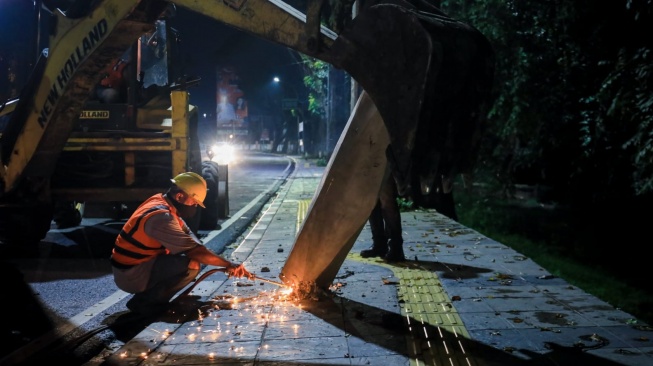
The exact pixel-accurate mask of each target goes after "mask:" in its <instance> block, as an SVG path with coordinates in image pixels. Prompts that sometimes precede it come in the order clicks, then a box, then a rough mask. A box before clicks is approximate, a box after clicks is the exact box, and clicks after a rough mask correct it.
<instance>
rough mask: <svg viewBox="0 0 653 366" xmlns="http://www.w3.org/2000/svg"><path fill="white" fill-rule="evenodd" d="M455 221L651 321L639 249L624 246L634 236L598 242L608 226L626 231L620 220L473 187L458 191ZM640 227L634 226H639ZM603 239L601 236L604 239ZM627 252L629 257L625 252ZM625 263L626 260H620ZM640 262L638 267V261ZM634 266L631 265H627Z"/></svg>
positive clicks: (650, 290) (651, 291)
mask: <svg viewBox="0 0 653 366" xmlns="http://www.w3.org/2000/svg"><path fill="white" fill-rule="evenodd" d="M456 209H457V213H458V221H459V222H460V223H461V224H463V225H465V226H467V227H469V228H472V229H474V230H476V231H478V232H480V233H482V234H483V235H485V236H487V237H490V238H492V239H494V240H496V241H498V242H500V243H503V244H505V245H507V246H509V247H511V248H513V249H515V250H516V251H518V252H520V253H521V254H523V255H525V256H528V257H530V258H531V259H532V260H533V261H535V262H536V263H537V264H539V265H540V266H542V267H543V268H544V269H546V270H547V271H549V272H550V273H551V274H553V275H555V276H558V277H561V278H563V279H565V280H566V281H567V282H569V283H570V284H571V285H574V286H576V287H578V288H581V289H583V290H584V291H586V292H588V293H590V294H592V295H594V296H596V297H598V298H600V299H602V300H603V301H606V302H608V303H609V304H611V305H612V306H614V307H616V308H619V309H622V310H623V311H626V312H628V313H630V314H632V315H633V316H635V317H636V318H637V319H638V320H639V321H641V322H645V323H647V324H653V287H652V286H651V285H650V281H649V280H648V278H650V275H648V274H646V275H644V276H642V273H648V270H647V268H646V262H647V260H645V259H642V257H646V256H645V255H644V254H643V253H640V254H639V258H637V256H638V254H637V253H638V251H637V250H634V251H632V252H630V253H627V252H625V251H622V250H620V249H626V248H620V247H619V246H620V245H624V244H622V243H625V245H628V243H629V244H630V245H632V246H636V245H637V243H636V242H635V241H634V240H624V241H623V242H622V241H616V240H615V242H614V243H611V244H614V245H612V246H609V247H602V246H599V244H597V240H601V239H600V237H601V235H604V237H605V238H612V237H618V236H615V235H619V232H617V234H615V235H611V234H610V233H608V232H607V231H609V230H613V231H619V230H623V231H622V232H625V231H626V230H630V228H622V227H619V225H618V224H613V225H608V224H606V225H601V224H600V223H598V224H597V223H596V222H595V223H594V225H587V224H586V221H591V220H578V218H577V217H578V216H577V213H572V212H570V211H569V210H568V209H566V208H561V207H556V206H554V205H549V206H545V205H542V204H539V203H538V202H535V201H533V200H530V201H529V200H505V199H497V198H496V197H489V196H483V195H481V194H479V193H473V192H462V191H461V192H458V191H457V192H456ZM643 229H644V228H636V230H643ZM604 241H605V240H604ZM629 255H630V257H629ZM621 262H628V263H621ZM640 265H641V266H642V267H640V268H639V270H638V269H637V268H636V267H637V266H640ZM624 266H626V267H627V266H633V267H635V268H625V267H624Z"/></svg>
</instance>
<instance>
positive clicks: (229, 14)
mask: <svg viewBox="0 0 653 366" xmlns="http://www.w3.org/2000/svg"><path fill="white" fill-rule="evenodd" d="M171 6H179V7H184V8H187V9H189V10H191V11H193V12H196V13H198V14H202V15H203V16H207V17H210V18H212V19H215V20H216V21H219V22H222V23H224V24H227V25H229V26H232V27H235V28H237V29H239V30H241V31H244V32H248V33H251V34H253V35H255V36H258V37H261V38H263V39H266V40H268V41H270V42H274V43H277V44H280V45H283V46H285V47H288V48H291V49H293V50H295V51H297V52H300V53H303V54H305V55H307V56H310V57H313V58H316V59H319V60H322V61H325V62H328V63H330V64H331V65H333V66H335V67H337V68H340V69H343V70H345V71H346V72H347V73H348V74H349V75H350V76H351V77H352V78H353V80H355V82H356V83H357V84H358V85H359V86H360V88H361V90H362V94H360V97H359V101H358V103H357V105H356V108H354V110H353V112H352V116H351V117H350V121H349V122H348V124H347V126H346V127H345V130H344V131H343V133H342V136H341V137H340V140H339V142H338V146H337V147H336V150H335V151H334V154H333V155H332V157H331V160H330V162H329V165H328V166H327V171H326V173H325V176H324V177H323V182H322V184H321V185H320V189H319V190H318V192H316V195H315V198H314V200H313V203H312V205H311V208H310V209H309V214H308V216H307V217H306V219H305V221H304V223H303V225H302V228H301V230H300V233H299V235H298V237H297V238H296V241H295V244H294V246H293V250H292V251H291V253H290V256H289V258H288V261H287V263H286V265H285V266H284V268H283V270H282V273H281V274H280V278H281V279H282V280H283V281H284V282H285V283H286V284H290V285H295V286H299V285H300V284H301V283H313V282H314V283H316V284H317V285H318V286H319V287H324V288H326V287H328V285H329V284H330V281H331V280H332V279H333V277H334V276H335V272H337V269H338V268H339V267H340V265H341V263H342V261H343V260H344V256H345V254H346V252H348V250H349V249H350V248H351V245H352V244H353V240H354V239H355V238H356V236H357V235H358V233H359V232H360V230H361V229H362V227H363V225H364V223H365V221H366V219H367V216H368V215H369V213H370V211H371V209H372V205H373V203H374V202H375V200H376V196H377V195H378V192H379V189H380V187H381V182H382V179H383V175H384V172H385V169H386V166H390V167H391V170H392V174H393V176H394V178H395V180H396V181H397V183H398V187H399V188H400V191H401V193H403V194H410V195H412V196H413V197H414V198H419V199H421V201H423V202H427V203H428V202H434V203H433V204H437V202H438V199H437V197H438V195H442V194H446V193H449V187H450V182H451V180H452V179H453V177H454V176H455V175H456V174H459V173H460V172H462V171H464V170H466V169H468V168H469V166H470V164H471V161H472V160H473V157H474V155H475V151H476V150H475V149H476V147H477V145H478V140H479V138H480V132H481V131H482V125H483V122H484V116H485V112H486V110H487V106H488V104H489V95H490V89H491V84H492V78H493V53H492V50H491V47H490V45H489V42H488V41H487V39H486V38H485V37H484V36H483V35H482V34H481V33H480V32H479V31H478V30H476V29H475V28H473V27H471V26H469V25H467V24H465V23H462V22H459V21H456V20H454V19H451V18H450V17H448V16H447V15H446V14H444V13H442V12H441V11H440V10H439V9H438V8H436V7H434V6H432V5H430V4H429V3H428V2H425V1H421V0H414V1H406V0H379V1H367V2H364V3H362V4H357V3H354V2H352V1H334V2H325V1H323V0H308V1H299V2H298V4H297V5H296V7H293V6H290V5H289V4H286V3H284V2H282V1H278V0H201V1H199V0H179V1H174V2H170V1H162V0H97V1H72V2H69V3H68V7H67V9H65V10H62V9H57V10H55V11H53V13H52V17H53V22H52V23H53V24H54V26H53V27H52V28H51V34H50V41H49V49H48V50H47V52H43V54H42V56H41V59H40V61H39V62H38V63H37V65H36V67H35V69H34V70H33V72H32V77H31V79H30V82H29V83H28V85H27V86H26V88H25V89H24V90H23V92H22V93H21V95H20V99H19V100H18V102H16V103H14V104H12V107H11V109H13V112H12V113H11V116H10V117H11V119H10V121H9V124H8V126H7V127H6V128H5V131H4V132H3V134H2V138H1V140H0V143H1V145H2V146H1V149H0V154H1V156H0V157H1V160H2V164H1V165H0V209H1V210H2V221H1V227H0V238H1V239H2V240H8V239H11V240H19V241H23V242H25V243H30V242H32V243H33V242H34V241H38V240H39V239H41V238H42V237H43V236H44V235H45V233H46V232H47V230H48V228H49V227H50V222H51V220H52V218H53V210H54V207H55V203H56V200H60V199H62V198H63V199H64V200H66V201H68V202H70V201H73V202H83V201H88V200H96V199H99V198H100V196H102V195H103V194H104V193H110V194H109V195H108V197H111V198H112V199H113V200H119V201H123V200H125V201H127V200H132V199H137V198H141V197H143V195H145V194H150V193H151V192H153V191H155V190H161V189H162V187H165V186H167V184H168V182H169V178H170V177H172V176H174V175H175V174H177V173H179V172H181V171H183V170H193V171H198V172H199V171H200V170H202V166H201V161H200V160H201V159H200V156H199V151H198V143H197V136H196V133H197V131H196V130H197V128H196V120H195V119H194V116H195V115H196V113H197V111H196V109H195V108H194V107H193V106H192V105H190V104H189V100H188V93H187V92H185V91H184V90H183V89H184V88H177V87H176V85H177V84H175V83H173V81H172V80H168V84H167V87H168V89H169V90H167V91H166V90H165V89H164V92H163V94H169V95H168V96H166V97H169V99H170V100H171V103H169V104H167V105H170V106H171V108H170V110H167V109H166V110H167V112H166V113H162V114H164V115H162V116H161V118H160V119H158V120H156V121H157V123H150V122H144V120H147V119H141V118H140V117H139V118H135V119H130V123H134V124H135V126H134V130H130V129H127V127H131V126H106V127H107V128H106V131H105V129H102V134H103V135H102V137H101V138H100V137H98V140H92V141H91V140H87V139H86V138H87V135H86V134H87V133H90V131H91V130H92V128H91V127H90V126H92V124H93V123H94V122H95V121H88V120H84V119H82V118H80V113H81V112H82V110H85V108H86V105H88V104H87V102H89V98H90V96H91V95H92V94H93V88H94V86H95V85H96V84H97V83H98V82H99V81H100V77H101V75H100V71H101V70H102V69H104V68H106V67H107V66H108V65H109V64H110V63H111V62H112V61H114V60H115V59H116V58H118V57H121V56H122V55H123V54H124V53H125V52H126V51H127V50H128V49H129V47H132V45H134V44H135V43H136V42H137V41H138V40H139V39H140V38H141V37H143V36H144V35H151V34H153V32H155V31H156V30H157V22H159V21H161V20H162V19H165V17H166V14H167V13H168V11H169V9H170V7H171ZM352 9H356V11H352ZM325 24H330V25H332V27H331V28H333V29H329V28H328V27H327V26H325ZM159 95H160V96H161V94H159ZM164 99H166V98H164V97H161V98H159V99H158V100H157V103H159V102H160V103H163V100H164ZM167 101H168V100H167V99H166V102H167ZM6 108H7V107H6ZM143 108H148V106H146V105H144V106H139V107H138V109H139V111H138V114H139V115H140V114H141V110H140V109H143ZM161 110H162V109H161V108H153V110H152V113H161ZM133 112H134V110H129V109H128V110H127V111H125V112H124V113H125V114H126V115H129V114H130V113H133ZM112 113H113V112H112ZM119 113H120V112H119ZM158 122H161V123H158ZM86 127H89V128H88V130H86ZM130 144H131V145H130ZM140 144H145V145H147V146H148V148H147V149H143V150H146V151H136V150H135V147H136V146H139V145H140ZM87 146H93V149H95V150H96V151H98V152H106V153H107V155H110V153H112V152H121V153H124V154H122V155H120V156H119V157H118V158H115V157H109V158H107V159H106V160H103V161H102V163H107V164H108V163H109V162H111V163H113V164H117V165H120V171H121V174H119V175H118V176H114V175H111V176H109V175H107V176H106V177H104V178H103V179H105V180H106V182H107V184H106V186H104V187H101V188H98V189H85V188H84V189H82V188H80V187H76V186H74V185H72V184H69V183H67V182H66V183H63V181H61V180H60V175H61V174H64V175H65V173H63V170H61V169H62V166H64V165H66V164H70V162H71V160H69V158H70V156H71V155H73V154H74V153H75V152H76V151H77V150H83V149H85V148H87ZM154 151H156V152H161V153H163V152H165V154H167V155H168V156H167V157H166V158H165V159H166V161H163V160H157V159H163V158H160V157H153V158H152V160H151V161H150V160H148V159H149V155H150V153H152V155H154V153H153V152H154ZM131 152H133V153H131ZM95 163H97V162H96V161H82V162H74V163H72V164H75V165H82V164H90V165H94V164H95ZM143 166H145V167H146V169H145V172H141V171H140V169H141V168H142V167H143ZM117 170H118V169H116V171H117ZM81 180H83V179H80V181H81ZM327 188H328V189H327ZM102 190H103V191H104V192H103V193H101V192H100V191H102Z"/></svg>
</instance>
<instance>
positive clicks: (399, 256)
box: [383, 239, 406, 262]
mask: <svg viewBox="0 0 653 366" xmlns="http://www.w3.org/2000/svg"><path fill="white" fill-rule="evenodd" d="M389 246H390V250H389V251H388V252H387V253H386V254H385V256H384V257H383V258H384V259H385V260H386V261H388V262H403V261H405V260H406V256H404V243H403V242H401V241H398V240H392V239H390V244H389Z"/></svg>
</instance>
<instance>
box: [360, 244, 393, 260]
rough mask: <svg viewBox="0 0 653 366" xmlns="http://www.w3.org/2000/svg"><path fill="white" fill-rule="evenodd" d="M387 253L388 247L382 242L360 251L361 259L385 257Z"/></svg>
mask: <svg viewBox="0 0 653 366" xmlns="http://www.w3.org/2000/svg"><path fill="white" fill-rule="evenodd" d="M387 252H388V246H387V244H385V243H382V242H374V244H373V245H372V246H371V247H369V248H368V249H365V250H361V257H363V258H372V257H381V258H383V256H385V255H386V253H387Z"/></svg>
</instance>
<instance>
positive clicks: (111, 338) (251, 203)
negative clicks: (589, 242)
mask: <svg viewBox="0 0 653 366" xmlns="http://www.w3.org/2000/svg"><path fill="white" fill-rule="evenodd" d="M292 169H293V165H292V160H291V159H289V158H287V157H284V156H277V155H270V154H262V153H255V152H241V154H240V157H239V160H238V161H237V162H235V163H233V164H231V165H230V167H229V177H228V182H229V208H230V211H229V213H230V217H228V218H227V219H226V220H223V221H221V222H220V223H221V226H222V228H221V229H220V230H215V231H200V238H201V239H202V240H203V242H204V244H205V245H206V246H207V247H209V248H210V249H212V250H213V251H215V252H217V253H224V251H225V250H229V248H230V247H233V246H234V245H237V243H238V242H239V240H238V238H239V236H240V235H241V234H242V233H243V232H244V231H245V230H246V229H247V228H248V227H249V225H250V224H251V223H252V221H254V220H255V219H256V217H257V216H258V214H259V212H260V211H261V209H262V208H263V207H264V205H265V203H266V202H267V201H268V200H269V198H270V197H271V196H273V195H274V194H275V192H276V191H277V190H278V188H279V186H280V185H281V184H283V182H284V180H285V178H286V177H287V176H288V174H289V173H290V172H291V171H292ZM123 224H124V220H113V219H109V218H103V217H94V218H86V217H85V218H84V219H83V220H82V223H81V225H80V226H78V227H74V228H69V229H64V230H57V229H56V228H55V226H54V225H53V228H52V229H51V230H50V232H48V234H47V236H46V237H45V238H44V239H43V240H42V241H41V243H40V244H39V248H38V249H39V250H38V253H36V255H33V256H16V257H6V256H3V258H2V259H1V260H2V261H3V262H4V263H3V264H2V266H1V268H2V278H3V279H4V280H5V281H6V282H5V284H6V286H5V289H6V291H7V292H6V293H5V295H3V298H4V299H5V301H3V303H4V312H5V314H9V316H8V317H7V319H6V321H3V322H2V324H3V325H2V326H0V329H1V332H2V333H1V334H2V338H3V341H2V342H0V365H14V364H19V363H20V362H23V361H24V360H28V359H29V357H30V356H32V355H34V354H38V353H43V352H44V351H47V352H50V353H51V352H53V351H51V350H55V351H54V352H55V353H53V354H56V350H64V349H65V353H66V355H65V357H66V360H65V361H66V364H67V365H75V364H82V363H83V362H84V361H85V360H88V359H90V357H92V356H93V355H95V354H97V353H99V352H100V351H101V350H102V349H104V348H105V347H111V346H112V345H115V343H116V342H118V343H120V342H126V341H128V340H129V337H130V336H133V335H135V334H136V333H134V334H130V333H129V332H126V333H125V334H114V333H113V332H111V331H102V332H100V333H98V334H97V335H96V336H94V337H93V338H92V339H89V340H87V341H81V340H80V339H83V335H84V334H87V333H88V332H90V331H93V330H97V329H101V328H102V327H103V326H104V325H106V324H110V323H112V322H113V321H115V320H116V319H117V318H118V317H120V315H122V314H125V313H126V310H127V309H126V307H125V303H126V301H127V300H128V299H129V296H130V295H129V294H127V293H124V292H123V291H120V290H118V289H117V288H116V286H115V284H114V283H113V277H112V275H111V266H110V263H109V255H110V253H111V248H112V245H113V241H114V240H115V237H116V236H117V235H118V232H119V231H120V229H121V228H122V225H123ZM216 275H221V274H216ZM64 346H65V347H64ZM62 357H63V356H62Z"/></svg>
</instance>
